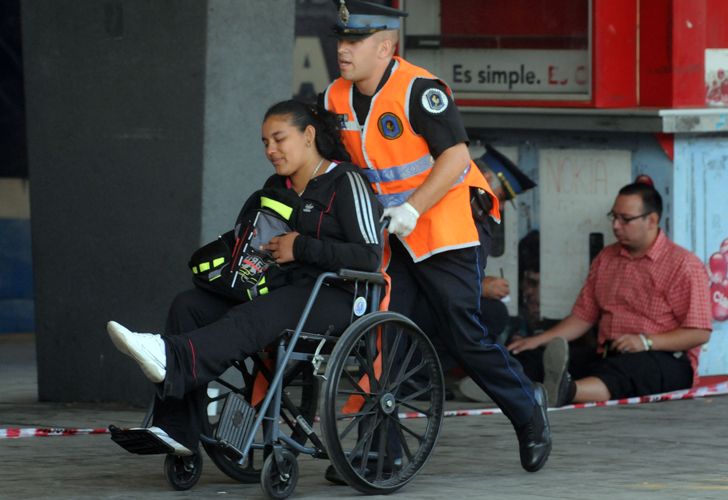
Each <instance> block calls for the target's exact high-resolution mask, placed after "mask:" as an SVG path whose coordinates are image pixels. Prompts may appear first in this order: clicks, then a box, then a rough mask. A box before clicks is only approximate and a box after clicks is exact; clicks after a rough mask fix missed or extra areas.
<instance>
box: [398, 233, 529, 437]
mask: <svg viewBox="0 0 728 500" xmlns="http://www.w3.org/2000/svg"><path fill="white" fill-rule="evenodd" d="M389 242H390V245H391V252H392V255H391V260H390V263H389V266H388V268H387V273H388V274H389V275H390V276H391V278H392V288H393V290H392V296H391V302H390V305H389V308H390V309H391V310H392V311H396V312H399V313H401V314H404V315H405V316H409V317H412V318H417V316H418V314H417V311H416V307H417V306H418V304H419V305H420V306H421V305H422V304H423V302H422V300H421V296H424V297H425V298H426V303H427V305H429V307H430V308H431V309H432V312H433V316H434V323H433V325H432V328H429V330H431V331H430V332H428V333H429V334H430V335H431V336H432V337H434V338H433V340H434V342H433V343H434V344H435V345H436V347H437V348H438V349H445V350H446V351H447V354H449V355H451V356H452V357H453V358H454V359H455V360H456V361H457V362H458V364H459V365H460V366H461V367H462V368H463V370H465V372H466V373H467V374H468V375H469V376H470V377H472V379H473V380H474V381H475V383H477V384H478V386H480V387H481V388H482V389H483V390H484V391H485V392H486V393H487V394H488V395H489V396H490V398H491V399H492V400H493V401H494V402H495V403H496V404H497V405H498V406H499V407H500V408H501V410H503V413H504V414H505V415H506V416H507V417H508V418H509V419H510V420H511V423H512V424H513V425H514V427H520V426H522V425H525V424H527V423H528V422H529V421H530V420H531V417H532V416H533V412H534V409H535V404H536V403H535V399H534V395H533V385H532V383H531V381H530V380H529V379H528V377H526V376H525V374H524V373H523V369H522V367H521V365H520V363H519V362H518V361H516V360H515V359H514V358H513V357H512V356H511V355H510V353H509V352H508V351H507V350H506V349H505V348H504V347H503V346H501V345H499V344H497V343H496V342H495V339H494V338H493V337H492V336H490V335H488V333H487V330H486V329H485V328H484V327H483V325H482V323H481V320H480V289H481V288H480V287H481V281H482V276H481V271H480V270H481V269H482V268H483V262H482V259H483V257H482V256H481V254H482V251H481V250H480V248H479V247H477V246H476V247H470V248H463V249H459V250H449V251H445V252H441V253H438V254H435V255H433V256H431V257H428V258H427V259H425V260H423V261H420V262H418V263H415V262H414V261H413V260H412V258H411V257H410V255H409V253H408V252H407V250H406V249H405V247H404V246H403V245H402V243H401V242H400V241H399V239H398V238H397V237H395V236H391V237H390V238H389Z"/></svg>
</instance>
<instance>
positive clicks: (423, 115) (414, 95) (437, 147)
mask: <svg viewBox="0 0 728 500" xmlns="http://www.w3.org/2000/svg"><path fill="white" fill-rule="evenodd" d="M394 64H395V60H394V59H392V62H391V63H389V66H388V67H387V70H386V71H385V72H384V76H382V80H381V81H380V82H379V85H378V86H377V90H376V92H379V90H380V89H381V88H382V87H383V86H384V84H385V83H386V82H387V80H388V79H389V75H390V74H391V73H392V67H393V66H394ZM431 89H437V90H439V91H440V92H441V94H439V95H444V96H446V97H447V106H446V107H445V109H444V110H441V111H439V112H433V111H430V110H429V109H428V106H427V105H426V104H424V101H423V95H424V94H425V92H427V91H431ZM353 92H354V98H353V102H354V111H355V112H356V116H357V118H358V120H359V125H360V126H363V125H364V121H365V120H366V117H367V114H368V113H369V108H370V106H371V102H372V97H371V96H367V95H364V94H362V93H361V92H359V90H357V88H356V85H354V91H353ZM320 99H323V95H321V96H320ZM409 114H410V116H409V118H410V123H411V125H412V129H413V130H414V131H415V132H416V133H417V134H420V135H421V136H422V137H423V138H424V139H425V142H427V146H428V147H429V149H430V154H431V155H432V156H433V158H437V157H438V156H440V154H441V153H442V152H443V151H445V150H446V149H447V148H449V147H452V146H454V145H456V144H459V143H461V142H465V143H467V142H468V134H467V132H465V126H464V125H463V120H462V117H461V116H460V111H459V110H458V108H457V106H456V105H455V101H454V100H453V99H452V97H451V96H450V95H448V94H447V92H446V90H445V86H444V85H443V84H442V83H440V82H439V81H438V80H430V79H427V78H418V79H416V80H415V82H414V83H413V84H412V92H411V94H410V102H409ZM403 118H404V117H403Z"/></svg>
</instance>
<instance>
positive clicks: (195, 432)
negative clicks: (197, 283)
mask: <svg viewBox="0 0 728 500" xmlns="http://www.w3.org/2000/svg"><path fill="white" fill-rule="evenodd" d="M310 293H311V286H293V285H288V286H284V287H281V288H279V289H277V290H274V291H272V292H271V293H269V294H267V295H262V296H259V297H257V298H256V299H255V300H254V301H252V302H246V303H243V304H236V303H234V302H230V301H229V300H227V299H224V298H220V297H217V296H216V295H213V294H211V293H209V292H206V291H203V290H198V289H193V290H188V291H186V292H183V293H181V294H179V295H178V296H177V297H176V298H175V300H174V302H173V303H172V306H171V307H170V310H169V315H168V319H167V331H166V335H165V336H164V341H165V345H166V354H167V375H166V378H165V380H164V382H163V383H162V384H160V385H159V391H158V392H159V397H158V398H157V400H156V402H155V410H154V424H153V425H156V426H158V427H161V428H162V429H164V430H165V431H166V432H167V433H168V434H169V435H170V436H172V437H173V438H174V439H175V440H177V441H178V442H180V443H181V444H183V445H185V446H187V447H188V448H190V449H194V448H196V447H197V442H198V440H199V435H200V431H201V430H202V428H203V427H202V426H203V423H204V420H203V419H206V415H205V412H206V411H207V409H206V408H204V405H203V402H204V399H205V391H206V390H207V384H208V383H209V382H210V381H212V380H213V379H215V378H216V377H218V376H220V375H221V374H222V373H224V372H225V370H227V368H229V367H230V365H231V364H232V362H233V361H236V360H243V359H245V358H247V357H248V356H249V355H250V354H252V353H255V352H258V351H260V350H262V349H263V348H265V347H266V346H267V345H269V344H271V343H272V342H274V341H275V340H276V339H277V338H278V336H279V335H280V334H281V332H282V331H283V330H285V329H287V328H291V329H292V328H294V327H295V326H296V323H297V322H298V320H299V318H300V316H301V313H302V312H303V308H304V306H305V304H306V301H307V300H308V297H309V295H310ZM351 304H352V295H351V293H350V292H347V291H345V290H342V289H339V288H336V287H329V286H324V287H323V288H322V289H321V291H320V292H319V296H318V298H317V300H316V302H315V303H314V306H313V309H312V310H311V313H310V315H309V318H308V321H307V323H306V324H305V325H304V329H305V330H306V331H310V332H324V331H326V330H327V329H328V328H330V327H333V331H334V332H336V333H341V332H342V331H343V330H344V329H345V328H346V327H347V326H348V325H349V323H350V317H351Z"/></svg>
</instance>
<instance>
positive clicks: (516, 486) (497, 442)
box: [0, 335, 728, 500]
mask: <svg viewBox="0 0 728 500" xmlns="http://www.w3.org/2000/svg"><path fill="white" fill-rule="evenodd" d="M34 362H35V357H34V345H33V338H32V336H28V335H0V429H4V428H14V427H73V428H79V427H80V428H97V427H106V426H107V425H108V424H110V423H115V424H117V425H138V423H139V422H140V420H141V418H142V416H143V413H144V410H143V409H139V408H128V407H122V406H118V405H116V406H114V405H88V404H51V403H38V402H36V401H35V393H36V386H35V385H36V381H35V365H34ZM481 407H483V405H482V404H478V403H463V402H449V403H448V409H455V408H481ZM727 415H728V397H713V398H702V399H696V400H687V401H672V402H664V403H653V404H643V405H635V406H620V407H606V408H591V409H583V410H567V411H555V412H552V413H551V414H550V417H551V423H552V427H553V440H554V449H553V453H552V455H551V458H550V460H549V462H548V463H547V465H546V467H545V468H544V469H543V470H542V471H540V472H538V473H535V474H529V473H526V472H524V471H523V470H522V469H521V468H520V465H519V462H518V452H517V449H516V439H515V436H514V434H513V431H512V429H511V427H510V425H509V423H508V422H507V420H506V419H505V417H503V416H502V415H489V416H470V417H450V418H446V419H445V421H444V427H443V430H442V432H441V435H440V440H439V442H438V446H437V448H436V450H435V452H434V454H433V456H432V458H431V459H430V462H429V463H428V464H427V466H426V467H425V468H424V470H423V471H422V472H421V473H420V475H419V476H417V477H416V478H415V479H414V480H413V482H412V483H410V484H409V485H408V486H406V487H405V488H404V489H402V490H400V491H399V492H397V493H395V494H394V495H393V496H392V498H396V499H400V500H404V499H442V498H450V499H459V498H490V499H531V498H534V499H535V498H552V499H579V500H584V499H605V498H609V499H610V500H619V499H665V498H676V499H678V498H679V499H728V432H726V429H727V425H726V424H727V422H726V419H727V418H728V417H727ZM205 458H206V457H205ZM162 462H163V459H162V457H161V456H136V455H130V454H128V453H126V452H125V451H124V450H122V449H121V448H119V447H118V446H117V445H116V444H114V443H113V442H112V441H111V440H110V439H109V437H108V436H107V435H86V436H72V437H48V438H21V439H0V498H13V499H14V498H73V499H77V498H145V499H150V500H154V499H168V498H169V499H171V498H242V497H245V498H264V495H263V493H262V491H261V489H260V487H259V486H258V485H241V484H238V483H235V482H233V481H232V480H230V479H228V478H227V476H224V475H223V474H222V473H220V472H219V471H218V470H217V469H216V468H215V466H214V464H213V463H212V462H211V461H210V460H205V467H204V470H203V473H202V478H201V480H200V482H199V483H198V485H197V486H196V487H195V488H193V489H192V490H191V491H187V492H175V491H172V490H171V489H170V488H169V486H168V485H167V483H166V480H165V479H164V475H163V472H162ZM326 465H327V462H325V461H322V460H314V459H311V458H308V457H304V458H301V459H300V461H299V466H300V470H301V478H300V480H299V484H298V486H297V488H296V491H295V493H294V497H295V498H355V497H361V495H360V494H359V493H357V492H356V491H354V490H353V489H350V488H348V487H341V486H333V485H330V484H329V483H328V482H326V481H325V480H324V479H323V472H324V469H325V468H326Z"/></svg>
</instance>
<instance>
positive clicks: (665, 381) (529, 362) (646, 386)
mask: <svg viewBox="0 0 728 500" xmlns="http://www.w3.org/2000/svg"><path fill="white" fill-rule="evenodd" d="M543 349H544V348H543V347H539V348H537V349H533V350H531V351H523V352H521V353H520V354H518V355H516V358H517V359H518V360H519V361H520V362H521V364H522V365H523V368H524V371H525V372H526V374H527V375H528V376H529V377H530V378H531V379H532V380H534V381H539V382H541V381H543V377H544V369H543ZM568 370H569V373H570V374H571V376H572V378H573V379H574V380H579V379H582V378H585V377H596V378H598V379H599V380H601V381H602V382H603V383H604V385H606V386H607V389H608V390H609V396H610V398H611V399H622V398H630V397H634V396H646V395H648V394H658V393H662V392H670V391H677V390H681V389H688V388H689V387H691V386H692V383H693V369H692V367H691V366H690V361H689V360H688V357H687V356H686V355H684V354H682V353H678V355H677V356H676V354H675V353H673V352H666V351H646V352H635V353H625V354H621V353H613V354H610V355H609V356H607V357H606V358H605V357H604V356H602V355H601V354H598V353H597V352H596V351H595V350H594V347H592V346H588V345H580V344H575V343H570V344H569V366H568Z"/></svg>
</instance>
